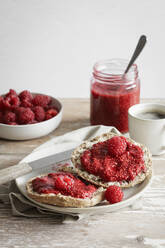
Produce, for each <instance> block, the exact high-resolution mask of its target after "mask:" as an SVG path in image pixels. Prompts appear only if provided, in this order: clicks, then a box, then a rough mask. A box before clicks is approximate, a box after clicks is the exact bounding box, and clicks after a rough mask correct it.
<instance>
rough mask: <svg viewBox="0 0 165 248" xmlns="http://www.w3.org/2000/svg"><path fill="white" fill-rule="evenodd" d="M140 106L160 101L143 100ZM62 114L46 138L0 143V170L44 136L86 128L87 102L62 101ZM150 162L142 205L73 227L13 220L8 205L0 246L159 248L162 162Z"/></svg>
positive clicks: (164, 190) (0, 208)
mask: <svg viewBox="0 0 165 248" xmlns="http://www.w3.org/2000/svg"><path fill="white" fill-rule="evenodd" d="M142 101H143V102H146V101H147V102H160V103H165V100H163V99H162V100H161V99H145V100H142ZM62 102H63V105H64V116H63V121H62V123H61V125H60V127H59V128H58V129H57V130H55V131H54V132H53V133H51V134H50V135H48V136H46V137H44V138H40V139H36V140H31V141H23V142H19V141H6V140H0V168H5V167H8V166H11V165H13V164H14V163H17V162H18V161H19V160H21V159H22V158H23V157H25V156H26V155H27V154H29V153H30V152H31V151H32V150H33V149H34V148H35V147H37V146H38V145H40V144H42V143H43V142H46V141H47V140H49V139H50V138H52V137H54V136H57V135H62V134H64V133H66V132H68V131H71V130H75V129H77V128H81V127H84V126H88V125H89V100H87V99H63V100H62ZM156 159H158V161H155V160H154V165H153V167H154V178H153V182H152V185H151V187H150V189H148V191H147V192H146V193H145V194H144V197H143V205H142V206H141V207H140V209H139V208H137V209H131V208H126V209H123V210H121V211H119V212H115V213H108V214H103V215H98V216H91V217H89V218H87V219H82V220H80V221H78V222H75V223H69V224H55V223H54V221H53V218H44V219H28V218H22V217H13V216H12V215H11V211H10V206H8V205H3V204H2V203H1V204H0V247H2V248H6V247H7V248H9V247H11V248H20V247H21V248H22V247H25V248H29V247H32V248H34V247H39V248H47V247H52V248H53V247H58V248H61V247H62V248H65V247H67V248H77V247H81V248H88V247H89V248H90V247H91V248H136V247H148V248H149V247H151V248H164V247H165V161H163V160H159V159H161V158H159V157H157V158H156Z"/></svg>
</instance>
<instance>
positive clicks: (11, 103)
mask: <svg viewBox="0 0 165 248" xmlns="http://www.w3.org/2000/svg"><path fill="white" fill-rule="evenodd" d="M19 105H20V100H19V97H18V96H16V95H10V96H7V97H5V98H4V99H3V106H4V108H5V109H7V110H13V109H15V108H16V107H18V106H19Z"/></svg>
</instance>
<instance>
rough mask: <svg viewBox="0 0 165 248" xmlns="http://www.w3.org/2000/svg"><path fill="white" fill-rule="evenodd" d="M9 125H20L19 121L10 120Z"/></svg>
mask: <svg viewBox="0 0 165 248" xmlns="http://www.w3.org/2000/svg"><path fill="white" fill-rule="evenodd" d="M8 125H12V126H14V125H18V123H17V122H10V123H9V124H8Z"/></svg>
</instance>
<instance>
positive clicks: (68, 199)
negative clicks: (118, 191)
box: [26, 174, 105, 208]
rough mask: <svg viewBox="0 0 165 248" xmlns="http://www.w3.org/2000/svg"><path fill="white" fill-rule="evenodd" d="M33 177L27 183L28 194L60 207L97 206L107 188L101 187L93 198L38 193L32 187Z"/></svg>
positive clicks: (38, 200) (36, 199)
mask: <svg viewBox="0 0 165 248" xmlns="http://www.w3.org/2000/svg"><path fill="white" fill-rule="evenodd" d="M43 176H46V174H45V175H40V176H37V177H43ZM35 178H36V177H34V178H31V179H30V180H29V181H28V182H27V184H26V189H27V194H28V196H29V197H30V198H32V199H33V200H35V201H37V202H41V203H46V204H51V205H56V206H60V207H74V208H85V207H91V206H95V205H96V204H98V203H99V202H101V201H102V200H103V199H104V191H105V189H104V188H103V187H99V188H98V189H97V190H96V191H95V192H94V193H93V195H92V197H91V198H84V199H82V198H75V197H72V196H66V195H62V194H60V193H59V194H53V193H49V194H38V193H37V192H35V191H33V187H32V181H33V180H34V179H35Z"/></svg>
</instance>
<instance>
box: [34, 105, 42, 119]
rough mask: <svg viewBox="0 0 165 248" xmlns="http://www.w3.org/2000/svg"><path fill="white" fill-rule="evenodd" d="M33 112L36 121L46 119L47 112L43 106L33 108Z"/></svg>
mask: <svg viewBox="0 0 165 248" xmlns="http://www.w3.org/2000/svg"><path fill="white" fill-rule="evenodd" d="M33 112H34V114H35V119H36V120H37V121H38V122H40V121H43V120H44V119H45V110H44V109H43V108H42V107H41V106H35V107H34V108H33Z"/></svg>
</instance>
